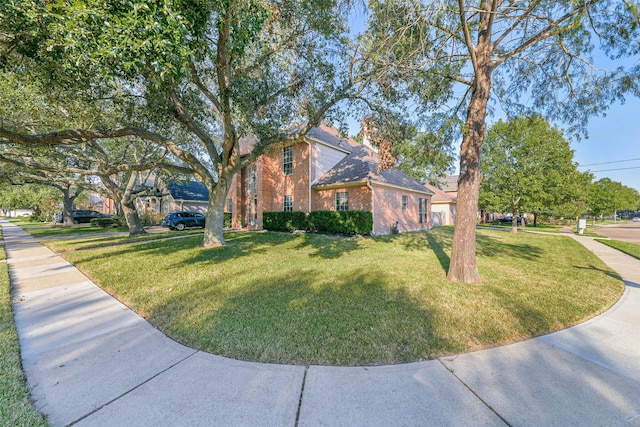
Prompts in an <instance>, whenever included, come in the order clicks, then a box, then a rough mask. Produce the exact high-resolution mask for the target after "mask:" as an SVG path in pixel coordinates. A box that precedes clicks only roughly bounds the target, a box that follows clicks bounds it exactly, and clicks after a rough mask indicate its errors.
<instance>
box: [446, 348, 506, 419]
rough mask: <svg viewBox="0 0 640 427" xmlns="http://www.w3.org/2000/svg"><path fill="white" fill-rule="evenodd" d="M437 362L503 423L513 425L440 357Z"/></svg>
mask: <svg viewBox="0 0 640 427" xmlns="http://www.w3.org/2000/svg"><path fill="white" fill-rule="evenodd" d="M438 362H440V364H441V365H442V366H443V367H444V369H446V370H447V371H448V372H449V373H450V374H451V375H453V376H454V378H455V379H457V380H458V381H460V384H462V385H463V386H465V387H466V388H467V390H469V391H470V392H471V393H473V395H474V396H475V397H477V398H478V400H479V401H480V402H482V404H483V405H484V406H486V407H487V408H489V410H490V411H491V412H493V413H494V414H496V417H498V418H500V420H501V421H502V422H503V423H505V425H507V426H509V427H513V426H512V425H511V424H510V423H509V421H507V420H506V419H505V418H504V417H503V416H502V415H500V414H499V413H498V411H496V410H495V409H494V408H493V407H492V406H491V405H489V402H487V401H485V400H484V399H483V398H482V397H480V395H478V393H476V392H475V390H474V389H472V388H471V387H469V385H468V384H467V383H465V382H464V381H462V379H461V378H460V377H459V376H457V375H456V374H455V372H454V371H453V369H449V368H448V367H447V365H445V364H444V363H443V362H442V359H441V358H438Z"/></svg>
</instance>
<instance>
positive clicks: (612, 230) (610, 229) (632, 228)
mask: <svg viewBox="0 0 640 427" xmlns="http://www.w3.org/2000/svg"><path fill="white" fill-rule="evenodd" d="M587 229H589V231H593V232H594V233H598V234H601V235H603V236H606V237H608V238H610V239H614V240H622V241H624V242H631V243H636V244H639V245H640V222H628V223H624V224H609V225H603V226H597V227H595V228H591V227H589V223H587Z"/></svg>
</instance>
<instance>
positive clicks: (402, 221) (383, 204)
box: [373, 184, 431, 234]
mask: <svg viewBox="0 0 640 427" xmlns="http://www.w3.org/2000/svg"><path fill="white" fill-rule="evenodd" d="M373 187H374V206H375V209H374V212H373V221H374V224H373V233H374V234H388V233H391V228H392V226H393V223H394V222H395V221H398V230H399V231H401V232H402V231H413V230H425V229H428V228H430V226H431V200H430V199H431V196H429V195H426V194H421V193H414V192H411V191H406V190H401V189H397V188H391V187H382V186H379V185H375V184H374V185H373ZM403 195H404V196H407V207H406V210H404V211H403V210H402V196H403ZM421 198H422V199H424V198H427V199H429V204H428V216H427V218H428V221H427V222H426V223H420V216H419V199H421Z"/></svg>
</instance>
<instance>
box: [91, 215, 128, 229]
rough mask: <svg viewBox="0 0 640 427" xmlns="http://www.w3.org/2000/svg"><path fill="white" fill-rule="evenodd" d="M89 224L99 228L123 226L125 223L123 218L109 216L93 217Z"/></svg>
mask: <svg viewBox="0 0 640 427" xmlns="http://www.w3.org/2000/svg"><path fill="white" fill-rule="evenodd" d="M91 225H93V226H94V227H100V228H112V227H125V226H126V225H127V223H126V221H125V220H124V218H120V217H117V216H112V217H110V218H93V219H92V220H91Z"/></svg>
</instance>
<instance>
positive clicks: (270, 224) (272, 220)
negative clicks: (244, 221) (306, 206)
mask: <svg viewBox="0 0 640 427" xmlns="http://www.w3.org/2000/svg"><path fill="white" fill-rule="evenodd" d="M262 222H263V228H264V229H265V230H270V231H293V230H304V229H305V228H306V224H307V215H306V214H305V213H304V212H264V213H263V214H262Z"/></svg>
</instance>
